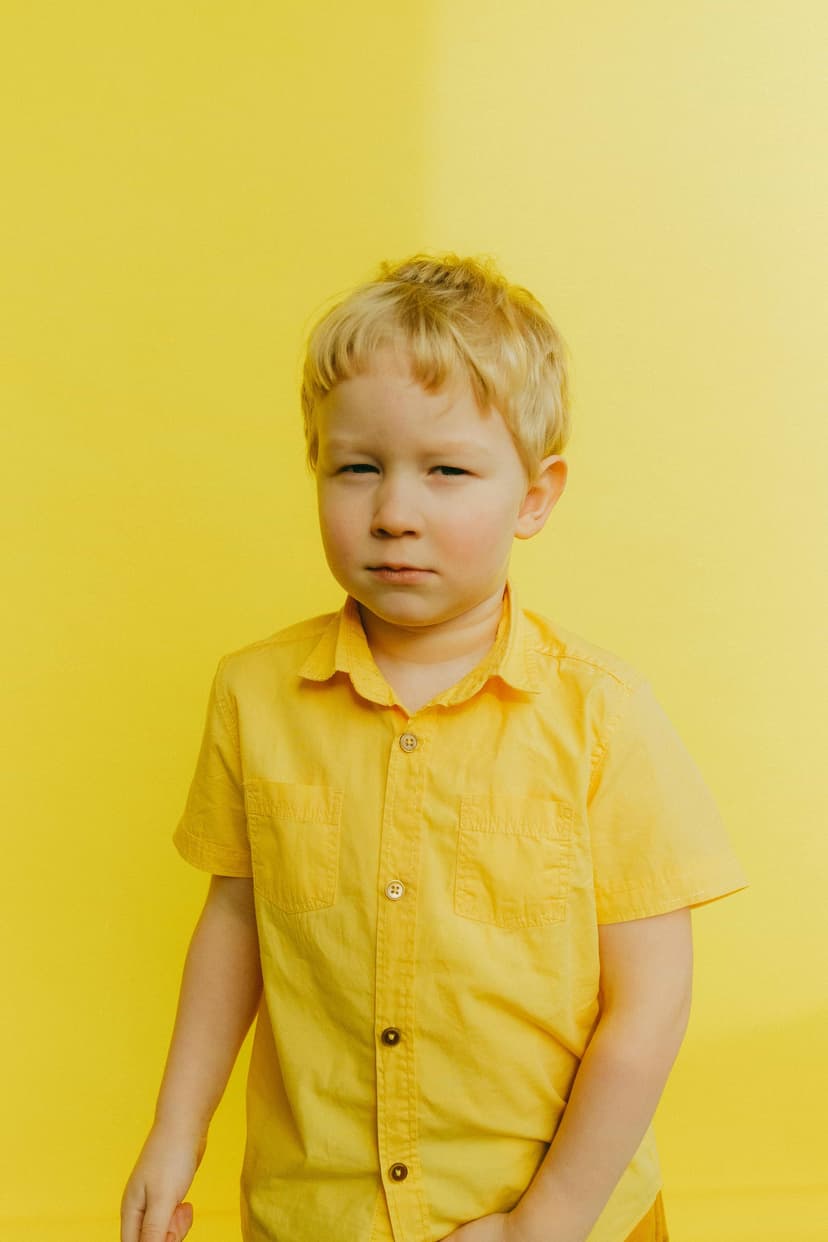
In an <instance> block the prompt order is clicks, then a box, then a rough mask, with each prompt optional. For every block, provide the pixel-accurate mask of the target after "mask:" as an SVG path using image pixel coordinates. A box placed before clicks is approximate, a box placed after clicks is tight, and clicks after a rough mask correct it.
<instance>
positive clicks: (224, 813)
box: [173, 656, 253, 876]
mask: <svg viewBox="0 0 828 1242" xmlns="http://www.w3.org/2000/svg"><path fill="white" fill-rule="evenodd" d="M225 658H226V657H224V656H223V657H222V658H221V660H219V664H218V668H217V669H216V673H215V675H214V677H213V682H212V685H211V687H210V696H209V701H208V704H207V717H206V720H205V722H204V731H203V734H202V738H201V748H200V750H199V754H198V759H197V761H196V768H195V773H194V775H193V778H192V782H191V784H190V791H189V793H188V795H187V802H186V806H185V808H184V814H183V815H182V816H181V819H180V820H179V821H178V825H177V827H176V829H175V832H174V834H173V842H174V844H175V846H176V848H177V849H178V851H179V853H180V854H181V855H182V857H184V858H185V859H186V860H187V862H189V863H192V864H193V866H194V867H199V868H200V869H201V870H202V871H210V872H212V873H213V874H215V875H230V876H249V875H252V874H253V872H252V867H251V863H250V847H249V844H248V838H247V816H246V814H245V806H244V790H243V786H242V774H241V758H240V753H239V730H238V723H237V720H236V712H235V709H234V707H233V704H232V703H231V702H230V700H229V698H228V696H227V692H226V688H225V683H224V662H225Z"/></svg>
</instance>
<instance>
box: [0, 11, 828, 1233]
mask: <svg viewBox="0 0 828 1242" xmlns="http://www.w3.org/2000/svg"><path fill="white" fill-rule="evenodd" d="M827 25H828V22H826V9H825V6H824V5H823V4H819V3H817V2H816V0H794V2H793V3H788V4H785V5H781V4H773V3H770V2H769V0H758V3H757V2H756V0H754V2H749V0H716V2H715V3H714V2H713V0H702V2H700V0H671V2H670V3H669V4H666V5H665V4H663V3H660V2H658V3H657V2H656V0H633V2H632V3H630V4H627V5H607V4H604V3H597V2H596V0H587V2H585V3H581V4H577V5H555V4H549V3H548V0H517V2H516V3H512V4H507V5H504V4H501V3H495V0H432V3H431V4H425V5H424V4H423V2H422V0H417V2H416V3H409V2H408V0H406V2H404V3H398V4H396V5H393V6H389V5H388V4H387V3H380V0H363V2H358V3H352V4H351V5H349V6H342V5H341V4H337V3H334V2H333V0H326V2H324V3H322V2H319V0H317V2H311V3H303V4H298V5H290V6H288V5H279V4H273V5H269V4H264V3H241V4H230V3H224V4H221V3H215V2H213V3H205V4H202V5H198V6H192V5H186V6H185V5H179V4H175V3H174V2H173V3H168V2H165V3H163V4H162V3H159V2H158V0H152V2H148V3H143V4H141V5H112V4H109V3H106V4H105V3H103V2H102V0H101V2H100V3H92V2H91V0H79V3H77V4H72V5H69V4H54V3H52V4H47V3H45V2H44V0H34V2H31V0H29V2H26V3H23V2H15V3H9V2H8V0H7V2H6V3H5V4H4V5H3V6H2V27H3V34H2V45H3V49H4V50H3V52H2V54H1V55H2V64H0V92H1V93H2V97H1V98H0V103H1V104H2V107H0V117H1V118H2V120H1V121H0V124H2V128H3V133H2V150H3V166H4V186H3V191H2V196H0V214H2V228H0V271H2V281H3V297H2V299H0V363H1V366H2V369H1V370H0V383H2V401H3V415H2V454H0V459H2V470H3V477H2V497H3V518H2V524H3V552H4V555H3V592H2V594H3V634H2V638H3V643H2V651H3V666H2V670H0V672H1V673H2V685H3V701H4V711H3V727H4V732H3V738H2V747H3V758H4V763H3V775H4V810H3V822H4V826H5V831H4V840H5V850H4V865H3V869H2V881H0V883H1V884H2V891H1V892H0V898H1V899H2V901H1V903H0V910H2V917H3V924H4V935H3V943H4V946H5V952H4V959H5V978H4V989H3V991H4V1005H3V1011H4V1021H3V1027H2V1036H0V1039H1V1040H2V1043H0V1052H1V1053H2V1065H3V1078H4V1090H3V1108H2V1123H0V1125H2V1134H0V1182H1V1183H2V1186H1V1187H0V1237H2V1239H4V1240H5V1239H9V1240H11V1239H15V1242H20V1240H21V1239H38V1240H41V1239H42V1240H44V1242H52V1239H54V1240H55V1242H57V1240H58V1239H59V1240H60V1242H76V1240H77V1242H80V1240H81V1239H83V1242H98V1240H100V1242H103V1240H104V1239H113V1238H115V1237H117V1211H118V1202H119V1199H120V1194H121V1191H122V1187H123V1183H124V1181H125V1179H126V1177H127V1175H128V1173H129V1171H130V1168H131V1167H132V1163H133V1162H134V1159H135V1157H136V1155H137V1152H138V1149H139V1147H140V1144H141V1142H142V1141H143V1137H144V1134H145V1131H146V1128H147V1127H148V1125H149V1123H150V1121H151V1117H152V1109H153V1105H154V1099H155V1093H156V1091H157V1087H158V1082H159V1078H160V1073H161V1068H162V1065H163V1060H164V1056H165V1053H166V1048H167V1043H168V1039H169V1034H170V1029H171V1024H172V1018H173V1013H174V1008H175V1002H176V998H177V993H178V984H179V979H180V971H181V965H182V961H183V956H184V953H185V951H186V947H187V943H188V941H189V936H190V934H191V930H192V926H193V923H194V921H195V918H196V917H197V914H198V911H199V909H200V907H201V903H202V900H203V897H204V893H205V889H206V881H205V878H204V877H203V876H202V875H200V874H197V873H195V872H194V871H191V870H190V869H189V868H187V867H186V865H185V864H183V863H182V862H181V861H180V859H179V858H178V856H177V855H176V853H175V851H174V849H173V847H172V844H171V841H170V837H171V833H172V829H173V827H174V825H175V823H176V821H177V818H178V816H179V814H180V812H181V809H182V807H183V801H184V798H185V796H186V792H187V788H188V785H189V780H190V776H191V774H192V769H193V765H194V762H195V756H196V750H197V745H198V741H199V737H200V731H201V726H202V722H203V713H204V710H205V707H206V698H207V691H208V688H209V681H210V678H211V676H212V673H213V671H214V668H215V663H216V660H217V659H218V656H219V655H220V654H222V653H224V652H225V651H228V650H230V649H233V648H234V647H237V646H241V645H243V644H244V643H246V642H249V641H253V640H254V639H256V638H259V637H263V636H264V635H266V634H268V633H271V632H272V631H274V630H276V629H278V628H279V627H281V626H283V625H286V624H288V623H289V622H291V621H293V620H296V619H299V618H300V617H302V616H305V615H308V614H310V613H315V612H320V611H325V610H328V609H332V608H335V607H338V606H339V603H340V602H341V592H340V590H339V588H338V587H337V585H336V584H335V583H334V582H333V581H332V580H331V579H330V576H329V574H328V571H327V569H326V567H325V564H324V559H323V557H322V552H321V545H320V542H319V539H318V535H317V532H316V525H315V508H314V497H313V490H312V484H311V481H310V479H309V477H308V476H307V475H306V473H305V471H304V466H303V460H302V452H303V446H302V438H301V418H300V415H299V409H298V396H297V385H298V376H299V366H300V361H301V349H302V343H303V339H304V336H305V333H306V331H307V328H308V326H309V324H310V322H312V320H313V319H314V318H315V317H316V315H317V314H318V312H319V311H320V309H321V308H322V307H323V305H328V304H329V303H330V301H331V300H332V299H333V297H334V296H335V295H337V294H339V293H341V292H344V291H345V290H346V289H347V288H349V287H350V286H351V285H352V284H354V283H355V282H356V281H358V280H363V279H367V278H368V277H370V276H372V275H373V274H374V269H375V267H376V264H377V263H378V261H379V260H380V259H382V258H402V257H404V256H405V255H407V254H409V253H411V252H413V251H415V250H419V249H428V250H432V251H439V250H448V249H453V250H456V251H458V252H460V253H488V254H491V255H492V256H493V257H494V258H495V259H496V260H497V261H498V263H499V264H500V265H501V267H502V268H503V270H504V272H505V273H506V274H507V276H509V277H510V278H511V279H512V280H514V281H517V282H518V283H522V284H525V285H527V286H528V287H529V288H531V289H532V290H533V291H534V292H535V293H536V294H537V295H538V296H539V297H540V298H541V300H542V301H544V303H545V304H546V305H547V306H548V308H549V310H550V312H551V313H552V316H553V318H554V319H555V320H556V322H557V323H558V324H559V326H560V327H561V329H562V331H563V333H564V335H565V336H566V338H567V340H568V342H569V345H570V347H571V350H572V354H573V359H574V369H573V387H574V420H575V431H574V434H573V438H572V441H571V444H570V447H569V450H568V454H567V456H568V459H569V462H570V477H569V484H568V487H567V491H566V493H565V495H564V497H563V498H562V500H561V502H560V504H559V506H558V508H557V509H556V510H555V511H554V512H553V514H552V517H551V519H550V522H549V524H548V526H547V528H546V530H545V531H544V532H543V534H542V535H541V536H540V537H539V538H538V539H536V540H534V541H533V542H531V543H529V544H520V545H518V546H516V551H515V559H514V562H513V571H514V573H515V576H516V579H517V580H518V582H519V583H520V585H521V591H522V595H523V597H524V602H525V603H527V605H530V604H531V606H533V607H535V608H537V609H538V610H540V611H542V612H545V613H547V614H548V615H550V616H552V617H554V618H555V619H557V620H558V621H559V622H560V623H561V624H562V625H564V626H566V627H568V628H571V629H574V630H576V631H577V632H580V633H582V634H583V635H584V636H585V637H587V638H589V639H590V640H592V641H594V642H597V643H599V644H601V645H603V646H606V647H609V648H610V649H612V650H615V651H616V652H618V653H619V654H621V655H623V656H624V657H625V658H627V659H628V660H630V661H631V662H632V663H633V664H635V665H636V666H638V667H639V668H640V669H641V670H642V671H645V672H646V674H647V675H648V676H649V677H650V679H651V680H652V682H653V684H654V686H655V688H656V691H657V693H658V695H659V697H660V699H661V701H662V702H663V704H664V706H665V707H666V709H667V710H668V712H669V714H670V715H671V718H672V719H673V720H674V722H675V724H676V726H677V728H678V729H679V731H680V732H681V734H682V736H683V737H684V739H685V740H686V742H687V745H688V747H689V748H690V750H691V751H692V753H693V754H694V756H695V757H696V759H697V762H698V763H699V765H700V767H701V769H702V771H703V772H704V774H705V776H706V778H707V780H708V782H709V784H710V786H711V788H712V789H713V791H714V793H715V795H716V797H717V800H718V802H719V805H720V807H721V810H722V813H723V815H724V818H725V821H726V823H727V825H728V828H729V831H730V834H731V838H732V840H733V843H734V845H735V847H736V849H737V852H738V854H739V856H740V858H741V860H742V862H743V865H744V866H745V868H746V870H747V872H748V875H749V877H750V879H751V881H752V887H751V888H750V889H749V890H748V891H747V892H746V893H742V894H740V895H739V896H736V897H733V898H730V899H728V900H726V901H723V902H721V903H719V904H715V905H713V906H711V907H708V908H706V909H704V910H701V911H699V913H698V914H697V915H696V916H695V919H694V923H695V938H696V956H697V980H696V987H695V1005H694V1015H693V1019H692V1022H691V1027H690V1031H689V1034H688V1037H687V1040H686V1042H685V1046H684V1048H683V1050H682V1052H681V1054H680V1058H679V1061H678V1063H677V1066H676V1068H675V1070H674V1072H673V1075H672V1078H671V1080H670V1083H669V1084H668V1087H667V1090H666V1092H665V1095H664V1097H663V1100H662V1104H661V1107H660V1110H659V1114H658V1120H657V1132H658V1135H659V1140H660V1145H661V1152H662V1162H663V1166H664V1173H665V1202H666V1205H667V1211H668V1219H669V1221H670V1224H671V1226H672V1231H673V1238H674V1242H724V1239H728V1242H742V1240H744V1242H748V1240H750V1242H771V1240H773V1242H787V1240H788V1239H794V1238H796V1239H797V1240H800V1242H801V1240H803V1239H804V1240H810V1239H817V1238H818V1237H819V1238H822V1237H824V1221H825V1220H826V1219H828V1187H826V1181H825V1141H824V1128H825V1125H824V1117H825V1107H826V1073H825V1068H824V1066H825V1056H824V1053H825V1046H826V1039H827V1038H828V1022H827V1021H826V1006H827V1002H826V988H825V983H824V978H825V953H824V946H825V943H826V932H827V931H828V928H827V927H826V901H825V891H826V886H825V880H826V857H827V856H828V847H826V834H825V831H824V825H825V809H826V808H825V801H826V799H825V792H824V790H825V786H824V784H823V776H824V772H825V759H824V753H825V741H826V737H825V729H824V723H823V722H824V716H825V710H824V703H825V699H826V695H827V694H828V684H826V683H827V682H828V678H826V661H825V656H824V642H825V634H826V632H828V627H826V620H828V617H827V616H826V612H827V611H828V610H826V590H825V581H824V577H825V550H826V539H825V536H826V513H825V507H824V497H825V493H826V477H825V470H824V461H825V457H826V450H827V449H828V444H827V443H826V430H825V425H826V402H825V397H826V383H825V345H824V339H825V330H826V324H825V317H824V311H825V305H824V291H825V287H826V286H825V278H826V271H825V267H826V264H825V230H824V226H825V222H826V195H825V190H826V179H828V178H827V176H826V169H828V158H826V156H828V152H826V150H825V144H824V137H823V135H824V117H825V109H826V104H828V98H827V97H826V96H828V88H827V87H826V85H825V82H824V74H823V72H822V70H823V67H824V65H823V50H822V49H823V48H824V46H825V37H826V34H828V30H826V26H827ZM246 1057H247V1051H246V1049H245V1052H244V1053H243V1055H242V1058H241V1060H240V1064H239V1065H238V1066H237V1068H236V1071H235V1072H234V1076H233V1079H232V1082H231V1086H230V1088H229V1090H228V1094H227V1096H226V1097H225V1100H224V1102H223V1104H222V1106H221V1108H220V1110H219V1112H218V1114H217V1116H216V1119H215V1121H214V1125H213V1129H212V1132H211V1137H210V1145H209V1148H208V1151H207V1155H206V1156H205V1159H204V1163H203V1165H202V1167H201V1169H200V1170H199V1173H198V1175H197V1179H196V1183H195V1186H194V1192H193V1198H194V1201H195V1204H196V1212H197V1216H196V1225H195V1227H194V1230H193V1233H192V1235H191V1236H192V1237H193V1239H194V1240H196V1242H198V1240H200V1242H213V1240H216V1242H217V1240H219V1239H221V1240H222V1242H223V1240H225V1239H227V1240H231V1239H233V1238H237V1237H238V1228H237V1225H236V1219H237V1214H236V1203H237V1178H238V1167H239V1164H240V1160H241V1144H242V1141H243V1113H242V1102H243V1095H242V1091H243V1083H244V1069H245V1064H246ZM343 1242H344V1240H343Z"/></svg>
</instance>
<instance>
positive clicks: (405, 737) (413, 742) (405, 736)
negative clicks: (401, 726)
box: [400, 733, 417, 752]
mask: <svg viewBox="0 0 828 1242" xmlns="http://www.w3.org/2000/svg"><path fill="white" fill-rule="evenodd" d="M400 749H401V750H404V751H406V752H407V751H410V750H416V749H417V738H416V737H415V736H414V734H413V733H401V734H400Z"/></svg>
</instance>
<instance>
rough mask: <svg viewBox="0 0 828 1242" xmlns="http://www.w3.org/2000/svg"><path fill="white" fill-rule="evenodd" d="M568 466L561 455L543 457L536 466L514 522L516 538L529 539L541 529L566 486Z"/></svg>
mask: <svg viewBox="0 0 828 1242" xmlns="http://www.w3.org/2000/svg"><path fill="white" fill-rule="evenodd" d="M568 470H569V467H568V466H567V464H566V462H565V461H564V459H563V457H560V456H555V457H544V459H543V461H542V462H541V463H540V465H539V466H538V469H537V472H536V474H535V480H534V482H533V483H530V484H529V486H528V488H527V489H526V495H525V496H524V498H523V503H522V505H521V506H520V509H519V511H518V516H517V522H516V523H515V537H516V538H517V539H531V538H532V536H533V535H536V534H537V533H538V531H539V530H542V529H543V526H544V524H545V522H546V519H547V518H548V517H549V514H550V513H551V512H552V510H553V508H554V507H555V505H556V503H557V501H558V500H559V498H560V496H561V493H562V492H563V490H564V488H565V487H566V476H567V472H568Z"/></svg>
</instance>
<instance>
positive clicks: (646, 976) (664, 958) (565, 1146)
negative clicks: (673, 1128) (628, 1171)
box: [510, 909, 693, 1242]
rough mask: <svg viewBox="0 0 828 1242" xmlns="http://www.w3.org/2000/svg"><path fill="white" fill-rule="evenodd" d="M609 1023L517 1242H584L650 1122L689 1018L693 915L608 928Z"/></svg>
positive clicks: (579, 1078) (595, 1043) (602, 934)
mask: <svg viewBox="0 0 828 1242" xmlns="http://www.w3.org/2000/svg"><path fill="white" fill-rule="evenodd" d="M598 933H599V945H600V954H601V1015H600V1018H599V1021H598V1024H597V1026H596V1028H595V1031H594V1033H593V1036H592V1039H591V1040H590V1042H589V1044H588V1045H587V1048H586V1051H585V1053H584V1055H583V1057H582V1059H581V1064H580V1066H579V1068H578V1073H577V1075H576V1077H575V1081H574V1084H573V1086H572V1090H571V1092H570V1096H569V1100H568V1103H567V1106H566V1109H565V1110H564V1114H563V1117H562V1118H561V1122H560V1125H559V1126H558V1129H557V1131H556V1133H555V1137H554V1139H553V1140H552V1143H551V1144H550V1147H549V1150H548V1151H547V1153H546V1156H545V1157H544V1160H543V1163H542V1164H541V1166H540V1168H539V1169H538V1171H537V1173H536V1174H535V1177H534V1179H533V1180H532V1183H531V1185H530V1186H529V1188H528V1189H527V1191H526V1193H525V1194H524V1196H523V1198H522V1199H521V1201H520V1203H519V1204H517V1206H516V1207H515V1208H514V1209H513V1210H512V1212H511V1218H512V1219H511V1221H510V1226H511V1230H512V1233H513V1234H514V1236H515V1237H516V1238H519V1239H524V1238H525V1239H526V1242H553V1240H554V1242H584V1239H585V1238H586V1237H587V1236H588V1234H589V1232H590V1230H591V1229H592V1227H593V1225H594V1224H595V1221H596V1220H597V1219H598V1217H599V1215H600V1214H601V1212H602V1210H603V1208H604V1205H605V1204H606V1202H607V1200H608V1199H609V1196H610V1194H611V1193H612V1191H613V1189H614V1187H615V1185H616V1183H617V1181H618V1179H619V1178H620V1177H621V1174H622V1173H623V1172H624V1170H625V1168H626V1167H627V1165H628V1164H629V1162H630V1160H631V1159H632V1157H633V1156H634V1155H635V1152H636V1150H637V1149H638V1146H639V1144H640V1143H641V1140H642V1139H643V1137H644V1134H645V1132H646V1129H647V1126H648V1125H649V1124H650V1121H651V1120H652V1117H653V1114H654V1113H655V1110H656V1105H657V1104H658V1101H659V1098H660V1096H661V1093H662V1090H663V1088H664V1085H665V1083H666V1081H667V1076H668V1075H669V1073H670V1069H671V1068H672V1065H673V1062H674V1061H675V1058H676V1055H677V1053H678V1050H679V1047H680V1046H681V1041H682V1039H683V1037H684V1033H685V1031H686V1029H687V1023H688V1019H689V1016H690V1000H691V991H692V974H693V943H692V929H691V915H690V910H689V909H681V910H675V911H672V912H671V913H669V914H662V915H658V916H656V917H654V918H647V919H636V920H634V921H631V922H625V923H613V924H606V925H601V926H599V928H598Z"/></svg>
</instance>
